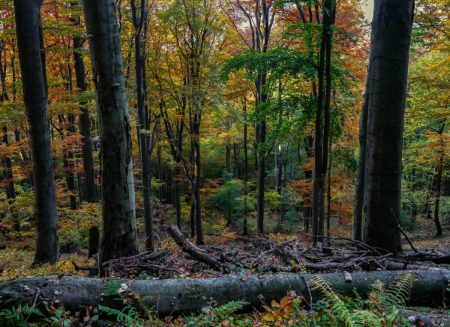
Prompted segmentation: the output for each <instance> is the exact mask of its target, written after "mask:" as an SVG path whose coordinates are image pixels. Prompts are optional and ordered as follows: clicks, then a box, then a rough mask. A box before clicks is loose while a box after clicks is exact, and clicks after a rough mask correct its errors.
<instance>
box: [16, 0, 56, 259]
mask: <svg viewBox="0 0 450 327" xmlns="http://www.w3.org/2000/svg"><path fill="white" fill-rule="evenodd" d="M14 8H15V19H16V33H17V44H18V48H19V59H20V67H21V71H22V86H23V98H24V102H25V108H26V113H27V119H28V125H29V128H30V137H31V151H32V159H33V175H34V192H35V197H36V207H35V210H36V218H37V234H38V235H37V241H36V252H35V256H34V264H35V265H38V264H42V263H47V262H49V263H55V262H56V261H57V260H58V259H59V239H58V231H57V215H56V192H55V180H54V171H53V162H52V149H51V144H50V126H49V121H48V116H47V91H46V78H45V71H44V68H43V66H42V56H41V46H40V44H41V42H40V33H39V10H40V5H39V4H38V2H37V1H34V0H14Z"/></svg>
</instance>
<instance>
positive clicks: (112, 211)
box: [82, 0, 138, 262]
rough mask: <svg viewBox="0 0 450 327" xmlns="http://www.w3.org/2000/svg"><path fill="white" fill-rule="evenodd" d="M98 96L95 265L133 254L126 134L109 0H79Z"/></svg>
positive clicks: (115, 31) (116, 29)
mask: <svg viewBox="0 0 450 327" xmlns="http://www.w3.org/2000/svg"><path fill="white" fill-rule="evenodd" d="M82 5H83V11H84V14H85V20H86V27H87V32H88V39H89V45H90V52H91V60H92V66H93V69H94V81H95V88H96V95H97V112H98V118H99V131H100V159H101V172H102V192H101V194H102V202H103V206H102V208H103V210H102V213H103V233H102V240H101V245H100V262H104V261H107V260H110V259H113V258H117V257H122V256H130V255H134V254H136V253H137V252H138V244H137V231H136V211H135V193H134V178H133V162H132V155H131V134H130V123H129V118H128V107H127V100H126V92H125V78H124V74H123V63H122V55H121V52H120V38H119V25H118V23H117V18H116V12H115V1H114V0H83V1H82Z"/></svg>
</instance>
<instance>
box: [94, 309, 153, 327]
mask: <svg viewBox="0 0 450 327" xmlns="http://www.w3.org/2000/svg"><path fill="white" fill-rule="evenodd" d="M98 309H99V310H100V311H101V312H103V313H105V314H106V315H108V316H113V317H115V318H116V319H117V321H118V322H122V323H125V324H126V326H129V327H143V326H144V320H143V319H142V318H140V317H139V314H138V313H137V311H136V310H135V309H134V308H133V307H132V306H129V305H127V306H126V307H124V308H123V309H122V310H118V309H114V308H110V307H106V306H102V305H100V306H99V307H98Z"/></svg>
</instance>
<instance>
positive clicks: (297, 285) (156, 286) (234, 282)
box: [0, 270, 450, 316]
mask: <svg viewBox="0 0 450 327" xmlns="http://www.w3.org/2000/svg"><path fill="white" fill-rule="evenodd" d="M404 273H405V272H394V271H392V272H391V271H377V272H369V273H364V272H358V273H353V274H351V277H352V280H351V282H347V281H346V279H345V277H344V274H342V273H330V274H322V275H320V276H322V277H323V278H324V279H325V280H326V281H327V282H329V283H330V284H331V287H332V288H333V289H334V290H336V291H337V292H339V293H340V294H342V295H347V296H354V295H355V293H354V291H355V290H356V291H357V292H358V293H359V294H361V295H362V296H364V295H367V294H368V293H369V292H370V285H372V284H373V283H374V282H375V281H376V280H380V281H381V282H383V283H384V284H385V285H389V284H390V283H392V282H393V281H395V280H397V278H398V277H399V275H401V274H404ZM411 273H412V274H413V276H414V277H415V282H414V285H413V287H412V290H411V297H410V300H409V303H408V304H409V305H415V306H420V305H426V306H433V307H439V306H442V305H444V304H446V303H447V304H448V297H446V295H448V294H447V293H448V291H447V286H448V282H449V278H450V275H449V274H448V273H447V272H444V271H439V270H436V271H427V272H426V273H423V272H418V271H411ZM314 276H317V275H316V274H306V275H301V274H293V273H278V274H267V275H263V276H259V275H244V274H243V275H230V276H227V277H221V278H212V279H167V280H135V281H129V280H123V281H122V283H125V284H126V285H127V286H128V289H129V290H131V291H132V292H135V293H136V294H138V295H139V296H140V298H141V300H142V302H143V304H144V305H145V306H146V307H148V308H151V309H156V310H157V312H158V314H159V315H162V316H164V315H173V314H179V313H182V312H184V313H185V312H194V311H200V310H201V309H202V308H204V307H208V306H210V304H211V302H213V303H217V304H218V305H221V304H225V303H228V302H230V301H233V300H234V301H236V300H244V301H247V302H248V303H249V306H250V307H260V306H261V298H263V299H264V302H265V303H270V302H271V301H272V300H280V299H281V298H282V297H284V296H285V295H286V293H287V292H289V291H296V292H297V294H303V295H304V296H305V297H306V298H307V299H309V300H310V299H311V297H310V293H309V292H311V296H312V299H313V300H314V301H316V300H319V299H320V298H322V296H323V295H321V294H320V293H319V292H317V291H315V290H314V289H312V288H310V287H309V281H310V280H311V278H313V277H314ZM105 286H106V282H105V281H104V280H100V279H91V278H81V277H62V278H58V277H56V276H55V277H31V278H25V279H17V280H13V281H9V282H0V309H3V308H6V307H12V306H17V305H18V304H20V303H22V304H24V303H28V304H32V303H33V302H34V301H35V303H36V305H40V304H42V303H43V301H47V302H48V303H55V301H58V302H57V303H58V305H61V306H65V307H74V306H76V307H78V306H81V305H106V306H110V305H112V303H111V299H108V298H106V297H103V294H104V290H105ZM37 292H39V294H38V296H36V294H37ZM116 303H117V302H116ZM119 303H121V302H119Z"/></svg>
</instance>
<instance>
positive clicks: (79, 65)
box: [73, 18, 98, 203]
mask: <svg viewBox="0 0 450 327" xmlns="http://www.w3.org/2000/svg"><path fill="white" fill-rule="evenodd" d="M74 22H75V24H77V25H79V24H80V22H79V19H78V18H77V19H75V20H74ZM83 43H84V40H83V38H82V36H81V35H76V36H74V37H73V58H74V67H75V77H76V84H77V88H78V91H79V92H80V93H82V92H86V91H87V89H88V86H87V83H86V68H85V65H84V61H83V55H82V50H83ZM86 105H87V104H86V101H83V100H82V101H80V111H81V114H80V117H79V128H80V134H81V136H82V137H83V145H82V152H83V168H84V184H83V185H84V199H85V200H86V201H87V202H91V203H95V202H98V195H97V187H96V185H95V171H94V158H93V156H92V137H91V118H90V115H89V110H88V109H87V107H86Z"/></svg>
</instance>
